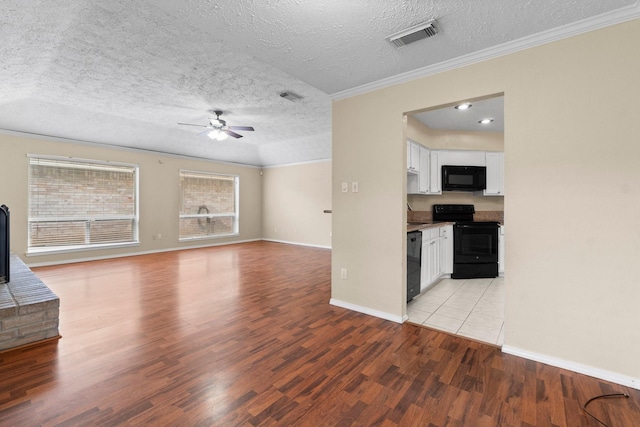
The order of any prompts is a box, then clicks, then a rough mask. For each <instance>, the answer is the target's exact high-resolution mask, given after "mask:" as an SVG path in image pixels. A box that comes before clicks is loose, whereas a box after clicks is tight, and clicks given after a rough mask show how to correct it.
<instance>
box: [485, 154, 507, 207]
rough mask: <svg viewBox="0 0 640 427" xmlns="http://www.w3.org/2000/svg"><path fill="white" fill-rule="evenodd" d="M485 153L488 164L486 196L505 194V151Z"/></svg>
mask: <svg viewBox="0 0 640 427" xmlns="http://www.w3.org/2000/svg"><path fill="white" fill-rule="evenodd" d="M484 154H485V162H486V166H487V188H486V189H485V190H484V191H483V193H482V194H483V195H485V196H504V153H502V152H490V151H487V152H486V153H484Z"/></svg>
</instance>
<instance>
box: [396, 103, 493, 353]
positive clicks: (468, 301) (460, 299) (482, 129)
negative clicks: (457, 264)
mask: <svg viewBox="0 0 640 427" xmlns="http://www.w3.org/2000/svg"><path fill="white" fill-rule="evenodd" d="M405 115H406V128H405V134H406V137H407V139H408V141H407V144H408V145H407V189H406V190H407V191H406V194H407V196H406V197H407V209H408V211H407V227H408V228H407V230H409V229H411V230H415V228H416V227H420V226H421V225H420V224H422V226H423V227H424V230H426V234H427V235H428V236H429V237H428V238H424V240H423V246H424V244H427V245H428V246H427V247H425V248H424V250H423V255H422V257H421V258H422V264H421V272H426V275H423V277H421V279H420V292H419V294H418V295H417V296H415V297H413V299H412V300H410V301H408V302H407V307H406V314H407V318H408V321H409V322H410V323H415V324H420V325H423V326H426V327H430V328H434V329H439V330H442V331H445V332H448V333H453V334H457V335H461V336H465V337H467V338H471V339H475V340H479V341H482V342H486V343H490V344H494V345H498V346H501V345H502V343H503V342H504V299H505V286H506V285H505V279H504V271H505V268H504V267H505V264H504V231H505V221H504V197H505V192H504V151H505V140H504V94H503V93H498V94H493V95H488V96H483V97H478V98H473V99H465V100H459V101H457V102H452V103H448V104H445V105H439V106H436V107H431V108H427V109H423V110H419V111H412V112H407V113H406V114H405ZM485 119H486V120H485ZM415 145H417V147H416V146H415ZM412 154H414V156H416V155H417V156H419V160H418V161H416V159H415V158H414V159H413V161H412V160H411V155H412ZM427 158H428V160H426V159H427ZM487 159H489V161H490V162H493V163H491V165H490V166H489V167H490V168H491V170H492V172H495V170H496V168H501V169H500V170H499V174H498V175H495V174H492V175H491V177H492V179H497V180H498V181H495V182H492V183H491V185H492V186H496V185H497V190H496V189H494V188H493V187H491V189H489V188H487V189H485V190H484V191H482V192H459V191H444V192H443V191H442V186H441V176H440V172H441V167H442V165H445V164H449V163H452V162H461V163H471V164H469V166H485V167H486V166H487V163H486V162H487ZM416 165H418V168H417V172H416V169H415V166H416ZM461 165H463V164H461ZM463 166H464V165H463ZM412 167H413V169H411V168H412ZM487 175H489V173H487ZM496 176H497V178H495V177H496ZM439 180H440V181H439ZM500 180H501V181H500ZM487 187H489V183H487ZM487 190H490V191H487ZM494 190H495V191H494ZM439 204H440V205H441V204H465V205H473V206H474V207H475V211H476V214H475V215H474V221H496V222H499V223H500V225H501V227H500V234H499V239H500V251H499V258H500V261H501V264H500V265H501V266H500V275H499V276H498V277H495V278H471V279H452V278H451V275H450V270H449V268H448V267H447V265H446V264H445V263H447V262H452V257H453V255H451V256H450V255H449V253H448V251H451V248H452V245H451V244H449V245H447V244H446V241H445V240H443V238H442V237H441V236H438V233H435V235H436V237H439V240H437V239H436V240H435V241H434V239H433V238H434V232H433V231H432V230H433V228H434V227H437V226H438V224H433V222H434V221H433V215H432V208H433V206H434V205H439ZM441 228H442V227H441ZM440 234H442V233H440ZM423 236H424V233H423ZM444 236H445V238H450V239H453V236H446V233H444ZM429 239H431V240H429ZM434 245H435V246H436V249H435V250H436V252H438V254H439V255H438V256H434V255H433V253H432V252H433V251H434ZM433 263H438V264H439V265H436V266H435V267H434V266H433V265H431V264H433ZM433 271H436V273H438V274H436V275H435V277H434V275H433ZM425 276H427V277H425Z"/></svg>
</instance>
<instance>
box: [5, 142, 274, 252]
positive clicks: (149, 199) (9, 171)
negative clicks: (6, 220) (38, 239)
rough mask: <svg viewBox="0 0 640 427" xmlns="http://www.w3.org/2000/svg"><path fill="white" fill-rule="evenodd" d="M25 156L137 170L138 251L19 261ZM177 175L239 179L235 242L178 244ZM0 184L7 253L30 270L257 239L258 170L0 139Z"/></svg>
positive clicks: (259, 222) (23, 238) (23, 243)
mask: <svg viewBox="0 0 640 427" xmlns="http://www.w3.org/2000/svg"><path fill="white" fill-rule="evenodd" d="M27 154H43V155H56V156H71V157H77V158H85V159H94V160H104V161H107V160H108V161H115V162H126V163H134V164H137V165H139V166H140V179H139V182H140V189H139V194H140V195H139V209H140V246H137V247H128V248H122V249H105V250H88V251H81V252H71V253H65V254H57V255H39V256H25V254H26V252H27V178H28V173H27V171H28V159H27ZM180 169H190V170H197V171H206V172H216V173H222V174H233V175H238V176H239V177H240V235H239V236H234V237H225V238H216V239H205V240H194V241H191V242H182V243H180V242H178V214H177V212H178V208H179V197H180V192H179V185H180V183H179V177H178V174H179V171H180ZM0 182H2V186H1V187H0V203H2V204H6V205H7V206H9V209H10V210H11V250H12V251H13V252H15V253H16V254H17V255H18V256H20V257H21V258H22V259H23V260H24V261H25V262H26V263H27V264H30V265H37V264H46V263H56V262H65V261H69V260H77V259H91V258H99V257H110V256H121V255H126V254H134V253H143V252H151V251H162V250H169V249H176V248H186V247H195V246H205V245H214V244H221V243H229V242H234V241H246V240H255V239H260V238H261V237H262V183H261V177H260V170H259V169H257V168H252V167H243V166H237V165H230V164H223V163H215V162H208V161H200V160H193V159H187V158H182V157H178V156H169V155H161V154H151V153H148V152H142V151H134V150H119V149H107V148H102V147H97V146H95V145H93V146H92V145H88V144H72V143H67V142H59V141H53V140H43V139H34V138H25V137H22V136H14V135H6V134H0ZM155 234H162V239H161V240H153V235H155Z"/></svg>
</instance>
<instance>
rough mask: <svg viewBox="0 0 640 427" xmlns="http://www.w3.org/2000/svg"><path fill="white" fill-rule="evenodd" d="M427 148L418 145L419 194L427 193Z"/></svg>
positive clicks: (428, 167)
mask: <svg viewBox="0 0 640 427" xmlns="http://www.w3.org/2000/svg"><path fill="white" fill-rule="evenodd" d="M429 151H430V150H429V149H428V148H426V147H423V146H420V174H419V176H420V179H419V181H420V185H419V189H418V190H419V191H418V192H419V193H420V194H429V178H430V176H429V169H430V165H429V154H430V153H429Z"/></svg>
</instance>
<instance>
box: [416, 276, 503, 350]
mask: <svg viewBox="0 0 640 427" xmlns="http://www.w3.org/2000/svg"><path fill="white" fill-rule="evenodd" d="M504 286H505V285H504V277H496V278H495V279H443V280H441V281H440V282H438V283H437V284H435V285H434V286H433V287H431V288H429V289H427V290H426V291H424V292H422V293H421V294H420V295H418V296H417V297H415V298H413V300H411V301H409V302H408V303H407V314H408V316H409V322H411V323H416V324H419V325H424V326H428V327H431V328H435V329H438V330H442V331H446V332H449V333H452V334H456V335H460V336H463V337H467V338H471V339H475V340H479V341H482V342H486V343H489V344H495V345H497V346H502V344H503V343H504V295H505V290H504Z"/></svg>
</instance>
